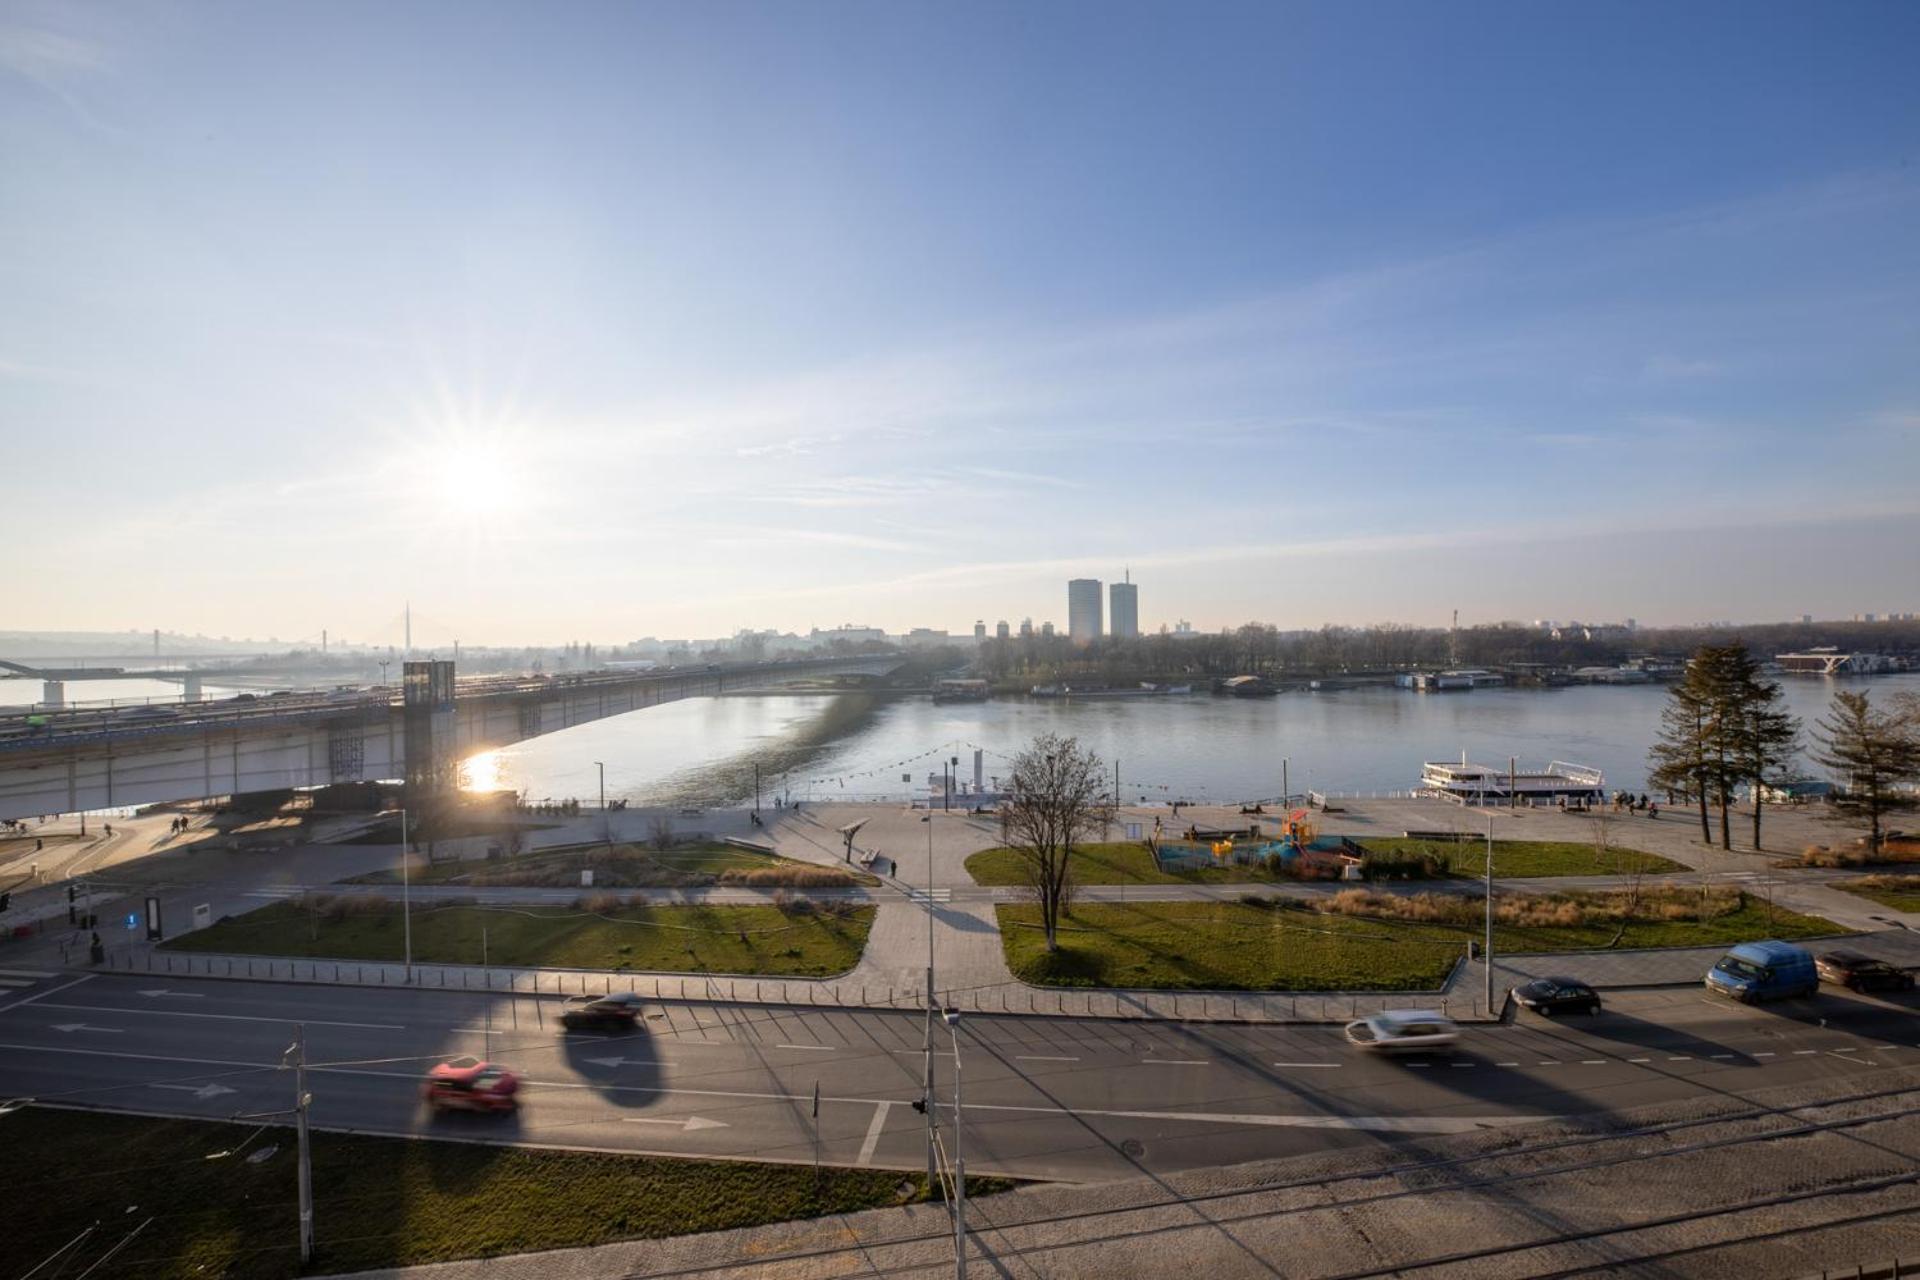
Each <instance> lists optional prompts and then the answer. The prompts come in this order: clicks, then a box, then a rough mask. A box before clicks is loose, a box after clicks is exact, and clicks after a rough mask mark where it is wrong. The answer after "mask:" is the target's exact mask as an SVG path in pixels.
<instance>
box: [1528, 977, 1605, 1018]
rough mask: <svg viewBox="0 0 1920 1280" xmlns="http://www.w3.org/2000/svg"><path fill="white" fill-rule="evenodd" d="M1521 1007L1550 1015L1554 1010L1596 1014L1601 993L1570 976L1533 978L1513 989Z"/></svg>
mask: <svg viewBox="0 0 1920 1280" xmlns="http://www.w3.org/2000/svg"><path fill="white" fill-rule="evenodd" d="M1513 998H1514V1001H1515V1002H1516V1003H1518V1004H1519V1006H1520V1007H1521V1008H1522V1009H1528V1010H1531V1011H1532V1012H1534V1013H1538V1014H1543V1015H1545V1016H1546V1017H1549V1018H1550V1017H1552V1016H1553V1015H1554V1014H1556V1013H1598V1012H1600V993H1599V992H1597V991H1595V990H1594V989H1593V988H1592V987H1590V986H1588V985H1587V984H1586V983H1584V982H1579V981H1576V980H1575V979H1573V978H1535V979H1534V980H1533V981H1532V982H1527V983H1522V984H1521V985H1520V986H1517V987H1515V988H1514V989H1513Z"/></svg>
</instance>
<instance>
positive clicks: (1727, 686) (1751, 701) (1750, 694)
mask: <svg viewBox="0 0 1920 1280" xmlns="http://www.w3.org/2000/svg"><path fill="white" fill-rule="evenodd" d="M1713 686H1714V691H1715V695H1716V701H1717V703H1718V706H1717V722H1718V725H1719V728H1720V732H1721V734H1722V735H1723V736H1725V737H1726V738H1727V740H1728V741H1727V745H1728V748H1729V752H1728V757H1729V760H1730V763H1731V770H1730V771H1731V772H1733V773H1735V774H1737V775H1738V777H1739V778H1741V779H1743V780H1744V781H1745V782H1746V783H1747V784H1748V786H1749V788H1750V789H1751V793H1752V796H1753V847H1754V848H1755V849H1756V850H1757V849H1759V848H1760V813H1761V810H1762V808H1763V807H1764V806H1763V805H1762V803H1761V796H1762V794H1763V793H1764V792H1765V790H1766V788H1767V787H1768V786H1769V785H1771V784H1772V783H1775V782H1780V781H1784V778H1783V777H1782V773H1783V771H1784V770H1785V769H1786V767H1787V766H1788V765H1790V764H1792V763H1793V758H1794V757H1795V756H1797V755H1798V754H1800V722H1799V721H1798V720H1796V719H1794V718H1793V717H1792V716H1791V715H1789V714H1787V712H1786V710H1785V698H1784V696H1783V695H1782V694H1781V692H1780V686H1779V685H1778V684H1776V683H1775V682H1773V681H1771V680H1768V679H1766V678H1765V677H1763V676H1762V675H1761V674H1760V664H1759V663H1757V662H1755V661H1754V660H1753V655H1752V654H1750V653H1748V652H1747V648H1746V646H1745V645H1741V644H1735V645H1729V646H1727V647H1726V648H1724V649H1721V650H1719V651H1718V653H1717V655H1716V657H1715V662H1714V669H1713ZM1723 835H1724V831H1723ZM1729 847H1731V846H1729Z"/></svg>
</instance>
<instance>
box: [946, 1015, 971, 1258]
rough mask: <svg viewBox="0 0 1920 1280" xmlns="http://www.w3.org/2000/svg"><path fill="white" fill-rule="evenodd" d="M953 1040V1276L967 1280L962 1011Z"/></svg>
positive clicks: (953, 1022) (950, 1029) (952, 1027)
mask: <svg viewBox="0 0 1920 1280" xmlns="http://www.w3.org/2000/svg"><path fill="white" fill-rule="evenodd" d="M947 1034H948V1035H950V1036H952V1037H953V1274H954V1276H955V1280H967V1159H966V1157H965V1156H964V1155H962V1154H961V1151H960V1131H961V1130H962V1129H963V1128H964V1127H965V1126H964V1125H962V1124H961V1123H960V1011H959V1010H958V1009H955V1010H953V1011H951V1012H950V1013H948V1014H947Z"/></svg>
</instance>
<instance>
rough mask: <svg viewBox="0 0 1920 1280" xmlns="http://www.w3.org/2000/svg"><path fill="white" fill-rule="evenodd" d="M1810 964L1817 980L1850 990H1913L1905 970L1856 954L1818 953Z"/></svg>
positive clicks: (1911, 982)
mask: <svg viewBox="0 0 1920 1280" xmlns="http://www.w3.org/2000/svg"><path fill="white" fill-rule="evenodd" d="M1813 965H1814V968H1815V969H1816V970H1818V971H1819V974H1820V981H1822V982H1831V983H1833V984H1834V985H1835V986H1838V987H1846V988H1847V989H1848V990H1850V991H1911V990H1913V975H1912V974H1910V973H1908V972H1907V971H1906V970H1905V969H1898V968H1895V967H1894V966H1893V965H1890V964H1888V963H1887V962H1886V961H1885V960H1875V959H1874V958H1873V957H1872V956H1863V955H1861V954H1860V953H1859V952H1858V951H1822V952H1821V953H1820V954H1819V955H1818V956H1815V957H1814V961H1813Z"/></svg>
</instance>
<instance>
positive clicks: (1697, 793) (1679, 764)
mask: <svg viewBox="0 0 1920 1280" xmlns="http://www.w3.org/2000/svg"><path fill="white" fill-rule="evenodd" d="M1706 652H1707V650H1706V648H1705V647H1704V646H1703V647H1702V648H1701V650H1700V651H1699V652H1698V653H1695V654H1694V656H1693V660H1692V661H1691V662H1689V663H1687V670H1686V674H1685V675H1683V676H1681V678H1680V679H1679V680H1678V681H1676V682H1675V683H1674V685H1673V687H1672V688H1671V689H1669V690H1668V691H1667V705H1666V707H1665V709H1663V710H1662V711H1661V712H1660V736H1659V737H1657V738H1656V739H1654V743H1653V747H1652V748H1651V749H1650V750H1649V751H1648V753H1647V759H1648V762H1649V764H1650V765H1651V766H1652V767H1651V768H1650V769H1649V771H1648V775H1649V776H1648V782H1649V783H1650V784H1651V785H1653V786H1656V787H1659V788H1660V789H1661V790H1663V791H1672V792H1676V793H1678V794H1679V795H1680V796H1681V797H1683V798H1685V799H1695V798H1697V799H1698V801H1699V805H1700V839H1701V840H1702V841H1704V842H1706V843H1707V844H1712V843H1713V828H1712V827H1711V826H1709V825H1708V823H1707V792H1708V789H1709V787H1710V784H1711V779H1712V773H1713V763H1714V756H1713V749H1712V748H1713V734H1712V721H1713V688H1712V680H1711V676H1710V671H1709V667H1708V665H1707V664H1706V663H1705V662H1703V661H1702V656H1703V655H1704V654H1705V653H1706Z"/></svg>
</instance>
